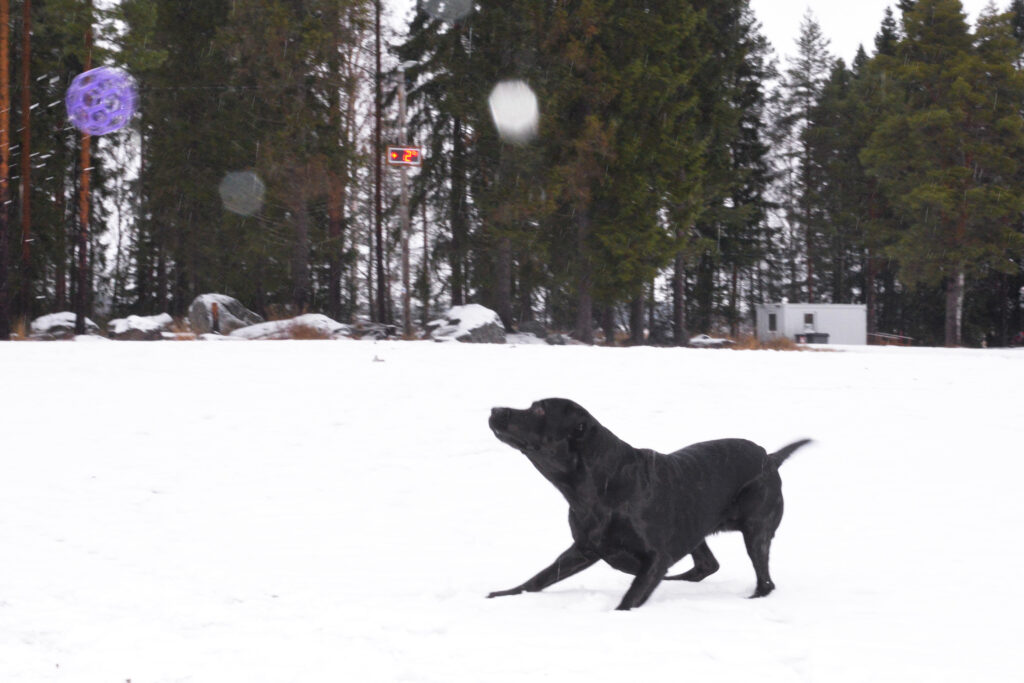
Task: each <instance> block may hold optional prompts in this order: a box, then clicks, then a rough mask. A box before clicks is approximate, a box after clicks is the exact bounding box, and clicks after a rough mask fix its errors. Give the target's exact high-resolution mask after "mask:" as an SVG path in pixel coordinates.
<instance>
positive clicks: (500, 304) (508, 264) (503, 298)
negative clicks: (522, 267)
mask: <svg viewBox="0 0 1024 683" xmlns="http://www.w3.org/2000/svg"><path fill="white" fill-rule="evenodd" d="M495 277H496V278H497V279H498V281H497V284H496V287H495V289H494V294H495V302H494V303H495V307H496V308H497V309H498V310H497V313H498V317H499V318H501V322H502V324H504V325H505V329H506V330H508V331H510V332H511V331H512V240H510V239H509V238H507V237H503V238H502V239H501V241H500V242H499V244H498V263H497V272H496V273H495Z"/></svg>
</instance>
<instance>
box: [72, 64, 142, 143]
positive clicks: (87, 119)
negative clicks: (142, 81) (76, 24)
mask: <svg viewBox="0 0 1024 683" xmlns="http://www.w3.org/2000/svg"><path fill="white" fill-rule="evenodd" d="M137 102H138V95H137V94H136V92H135V79H133V78H132V77H131V76H130V75H129V74H128V73H127V72H125V71H122V70H121V69H117V68H114V67H110V66H101V67H97V68H95V69H91V70H89V71H85V72H83V73H80V74H78V75H77V76H75V79H74V80H73V81H71V86H70V87H69V88H68V92H67V96H66V97H65V98H64V103H65V104H66V105H67V108H68V118H70V119H71V123H72V124H74V126H75V128H77V129H78V130H80V131H82V132H83V133H88V134H89V135H104V134H106V133H113V132H114V131H115V130H120V129H121V128H124V127H125V126H126V125H127V124H128V121H129V119H131V117H132V115H133V114H134V113H135V106H136V104H137Z"/></svg>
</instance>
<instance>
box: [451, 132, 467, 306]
mask: <svg viewBox="0 0 1024 683" xmlns="http://www.w3.org/2000/svg"><path fill="white" fill-rule="evenodd" d="M452 125H453V131H454V138H455V139H454V140H453V141H452V187H451V198H450V202H451V225H452V246H451V270H452V306H461V305H463V304H464V303H466V300H465V295H466V293H465V284H466V283H465V271H464V270H463V251H464V249H465V239H466V231H467V230H466V216H465V210H466V198H465V194H466V172H465V154H466V153H465V143H464V141H463V139H462V120H461V119H459V118H458V117H455V121H454V122H453V124H452Z"/></svg>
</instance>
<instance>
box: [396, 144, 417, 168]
mask: <svg viewBox="0 0 1024 683" xmlns="http://www.w3.org/2000/svg"><path fill="white" fill-rule="evenodd" d="M421 159H422V154H421V150H420V148H419V147H388V163H389V164H391V165H392V166H419V165H420V160H421Z"/></svg>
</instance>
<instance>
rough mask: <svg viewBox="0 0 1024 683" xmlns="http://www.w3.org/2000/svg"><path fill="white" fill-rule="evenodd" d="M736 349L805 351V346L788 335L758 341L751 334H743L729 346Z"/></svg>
mask: <svg viewBox="0 0 1024 683" xmlns="http://www.w3.org/2000/svg"><path fill="white" fill-rule="evenodd" d="M731 348H733V349H736V350H738V351H806V350H807V347H806V346H800V345H799V344H797V343H796V342H795V341H793V340H792V339H790V338H789V337H778V338H776V339H769V340H767V341H760V340H759V339H758V338H757V337H754V336H752V335H744V336H742V337H740V338H739V339H737V340H736V343H735V344H734V345H733V346H732V347H731Z"/></svg>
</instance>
